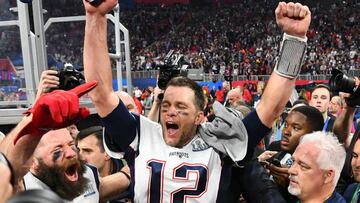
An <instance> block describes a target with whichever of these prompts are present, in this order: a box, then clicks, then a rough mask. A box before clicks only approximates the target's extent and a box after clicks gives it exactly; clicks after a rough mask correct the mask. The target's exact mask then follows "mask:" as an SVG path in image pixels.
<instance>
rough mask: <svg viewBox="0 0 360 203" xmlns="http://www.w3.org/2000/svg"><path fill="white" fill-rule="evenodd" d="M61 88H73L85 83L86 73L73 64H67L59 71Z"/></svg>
mask: <svg viewBox="0 0 360 203" xmlns="http://www.w3.org/2000/svg"><path fill="white" fill-rule="evenodd" d="M58 77H59V83H60V84H59V89H61V90H71V89H73V88H74V87H76V86H79V85H81V84H83V83H85V77H84V75H83V74H82V73H81V72H80V71H78V70H76V69H75V68H74V67H73V66H72V65H67V64H65V66H64V68H63V69H62V70H60V71H59V73H58Z"/></svg>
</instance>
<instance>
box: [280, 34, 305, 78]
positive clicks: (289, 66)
mask: <svg viewBox="0 0 360 203" xmlns="http://www.w3.org/2000/svg"><path fill="white" fill-rule="evenodd" d="M306 42H307V38H306V37H305V38H300V37H296V36H292V35H288V34H286V33H284V35H283V40H282V42H281V45H280V55H279V57H278V58H277V60H276V65H275V69H274V71H275V72H276V73H278V74H279V75H281V76H283V77H286V78H289V79H294V78H296V77H297V76H298V74H299V73H300V70H301V66H302V64H303V61H304V58H305V52H306V45H307V43H306Z"/></svg>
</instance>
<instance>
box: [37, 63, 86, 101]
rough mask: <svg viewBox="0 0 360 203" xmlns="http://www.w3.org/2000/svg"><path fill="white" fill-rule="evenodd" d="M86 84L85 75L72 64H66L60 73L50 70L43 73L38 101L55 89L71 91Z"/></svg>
mask: <svg viewBox="0 0 360 203" xmlns="http://www.w3.org/2000/svg"><path fill="white" fill-rule="evenodd" d="M84 82H85V79H84V75H83V74H82V73H81V72H80V71H78V70H76V69H75V68H74V67H73V65H72V64H71V63H65V64H64V68H63V69H61V70H60V71H57V70H53V69H49V70H45V71H43V72H42V73H41V77H40V82H39V86H38V91H37V94H36V100H37V99H38V98H39V97H40V96H41V95H42V94H44V93H48V92H51V91H52V90H55V89H61V90H70V89H72V88H74V87H76V86H79V85H81V84H83V83H84Z"/></svg>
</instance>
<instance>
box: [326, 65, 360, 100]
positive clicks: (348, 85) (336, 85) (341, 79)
mask: <svg viewBox="0 0 360 203" xmlns="http://www.w3.org/2000/svg"><path fill="white" fill-rule="evenodd" d="M329 86H330V89H331V90H332V91H335V92H336V91H340V92H346V93H350V94H351V95H356V94H358V92H359V91H357V89H358V88H357V86H356V85H355V80H354V78H351V77H349V76H347V75H345V73H343V72H342V71H340V70H338V69H333V70H332V71H331V78H330V80H329Z"/></svg>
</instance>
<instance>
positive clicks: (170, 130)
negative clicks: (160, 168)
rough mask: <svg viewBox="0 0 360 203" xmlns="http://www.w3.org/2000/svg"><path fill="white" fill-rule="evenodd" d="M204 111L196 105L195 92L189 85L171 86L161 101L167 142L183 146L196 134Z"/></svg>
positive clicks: (162, 120)
mask: <svg viewBox="0 0 360 203" xmlns="http://www.w3.org/2000/svg"><path fill="white" fill-rule="evenodd" d="M203 116H204V115H203V112H202V111H200V110H199V109H198V108H196V106H195V94H194V91H193V90H192V89H190V88H189V87H182V86H169V87H167V88H166V91H165V93H164V99H163V101H162V103H161V118H160V121H161V126H162V130H163V137H164V140H165V142H166V144H168V145H170V146H172V147H183V146H184V145H186V144H187V143H188V142H189V141H190V140H191V139H192V138H193V137H194V136H195V134H196V130H197V127H198V126H199V125H200V122H201V121H202V119H203Z"/></svg>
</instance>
